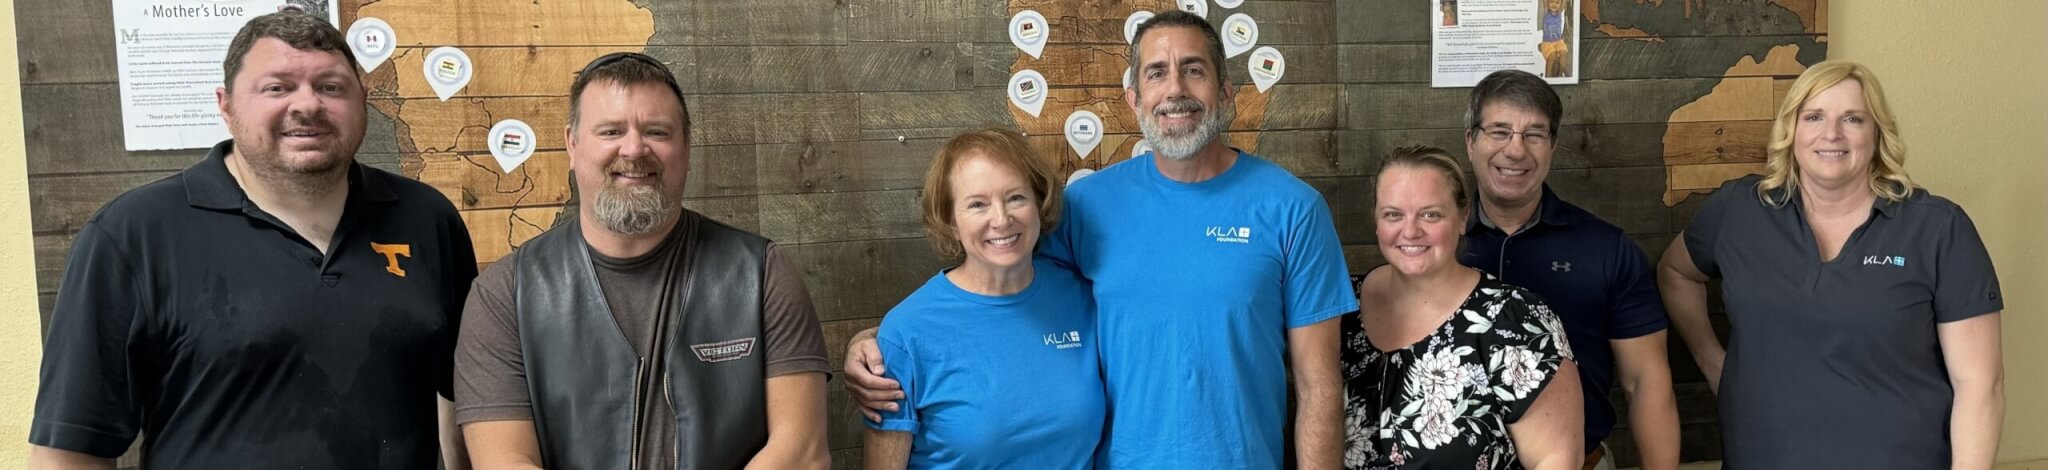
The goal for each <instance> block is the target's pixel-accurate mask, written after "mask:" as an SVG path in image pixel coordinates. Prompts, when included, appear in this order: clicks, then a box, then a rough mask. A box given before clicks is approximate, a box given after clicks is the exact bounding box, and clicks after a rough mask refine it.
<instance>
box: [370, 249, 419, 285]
mask: <svg viewBox="0 0 2048 470" xmlns="http://www.w3.org/2000/svg"><path fill="white" fill-rule="evenodd" d="M370 250H372V251H376V252H378V253H381V254H383V255H384V263H385V264H384V271H385V272H389V273H391V274H393V275H396V276H398V277H405V268H401V267H398V257H400V256H404V257H407V258H411V257H412V245H411V244H406V243H395V244H390V245H386V244H383V243H377V242H370Z"/></svg>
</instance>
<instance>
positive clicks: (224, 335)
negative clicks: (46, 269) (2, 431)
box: [29, 13, 476, 469]
mask: <svg viewBox="0 0 2048 470" xmlns="http://www.w3.org/2000/svg"><path fill="white" fill-rule="evenodd" d="M223 65H224V68H225V69H226V83H224V84H223V86H222V87H221V88H219V89H217V90H216V91H215V93H214V94H215V97H216V99H217V101H218V104H219V106H220V112H221V116H222V117H223V118H225V119H226V121H227V124H228V132H229V135H231V136H232V139H231V140H228V141H223V142H221V143H220V144H219V145H215V146H214V147H213V151H212V153H211V154H209V155H207V157H206V159H205V160H201V161H200V162H199V163H198V164H196V165H193V166H192V167H191V168H188V169H186V170H185V171H183V172H180V173H178V174H176V175H173V176H171V177H168V178H164V179H162V180H159V181H157V182H154V183H150V184H147V185H143V186H142V187H140V188H136V189H134V190H132V191H129V192H127V193H125V194H122V195H121V196H119V197H116V198H115V199H114V200H113V201H112V202H109V203H107V205H106V207H104V208H101V209H100V212H99V213H98V214H95V215H93V217H92V219H90V220H88V221H87V222H86V224H85V226H84V227H82V228H80V229H79V232H78V238H77V239H76V241H74V242H73V244H72V249H71V257H70V260H69V262H68V264H67V265H66V267H65V272H64V283H63V286H62V289H60V290H59V291H58V293H57V302H56V306H55V307H56V308H55V312H53V314H52V315H51V318H50V326H49V337H48V338H47V340H46V341H45V342H44V345H43V368H42V377H41V379H42V380H41V384H42V385H41V387H42V388H41V390H39V391H38V393H37V394H36V407H35V421H34V424H33V425H32V426H31V428H30V430H29V442H30V443H31V444H34V445H35V447H34V449H33V451H32V452H31V453H30V457H29V459H30V462H29V465H30V467H31V468H38V469H49V468H113V465H114V460H113V459H114V458H115V457H119V456H120V455H121V453H122V452H124V451H126V450H128V446H129V444H130V443H132V442H133V441H134V440H135V438H136V436H137V435H144V436H148V438H146V439H144V441H143V443H144V444H143V467H144V468H151V469H163V468H200V469H216V468H297V469H371V468H385V469H391V468H426V469H431V468H435V467H436V466H437V465H439V464H440V463H441V462H440V460H441V458H440V455H441V454H440V452H439V449H440V447H441V446H440V445H439V440H440V438H443V437H446V436H452V432H450V431H452V429H453V427H452V426H449V425H445V424H444V425H440V426H437V425H436V422H437V419H436V414H437V412H444V411H445V410H446V409H447V403H446V402H445V401H443V402H441V403H440V404H441V408H440V409H437V407H436V400H435V398H434V395H435V394H436V392H439V395H440V396H441V397H444V398H445V397H448V396H449V393H450V383H449V380H450V377H451V376H452V372H451V370H450V364H451V362H452V361H453V359H452V355H453V348H454V345H455V330H456V325H457V324H458V323H459V322H458V321H457V315H458V314H459V313H460V312H461V311H462V301H463V297H464V296H465V294H466V293H467V292H468V289H469V282H470V279H471V278H473V277H475V276H476V256H475V254H474V252H473V251H472V250H471V247H470V242H469V232H468V230H467V229H465V227H464V226H463V224H462V219H461V218H460V217H459V216H458V215H457V214H456V212H455V207H454V206H453V205H451V204H449V202H448V199H447V198H446V197H444V196H442V195H441V193H440V192H438V191H435V190H434V189H433V188H430V187H427V185H425V184H421V183H420V182H418V181H413V180H411V179H407V178H404V177H401V176H398V175H393V174H391V173H387V172H384V171H381V170H377V169H373V168H369V167H365V166H363V165H359V164H356V163H355V153H356V149H357V148H358V147H359V146H360V145H361V144H362V140H363V132H364V129H365V127H366V124H367V121H366V116H367V110H366V108H365V104H366V102H365V97H366V94H367V90H365V89H364V87H363V83H362V81H361V80H360V79H359V78H358V75H357V73H358V72H357V70H358V66H357V64H356V62H355V59H354V56H353V55H350V54H349V52H348V45H347V43H346V42H345V41H344V40H343V39H342V35H341V32H340V31H337V30H336V29H335V28H334V26H332V25H329V24H327V23H326V22H325V21H323V20H321V19H319V18H315V17H312V16H308V15H305V14H303V13H276V14H270V15H264V16H260V17H256V18H254V19H251V20H249V22H248V23H247V24H246V25H244V26H243V28H242V30H241V32H240V33H238V34H237V35H236V36H235V39H234V41H233V43H231V44H230V45H229V46H228V53H227V60H226V62H225V64H223ZM442 422H444V423H445V422H446V421H442ZM437 430H438V432H437ZM448 447H451V449H450V451H451V452H450V455H452V456H459V455H460V449H452V448H453V447H456V446H452V445H451V446H448ZM455 458H456V460H454V461H451V465H450V466H452V467H456V468H462V467H463V466H465V465H466V464H465V463H462V461H461V460H460V458H459V457H455Z"/></svg>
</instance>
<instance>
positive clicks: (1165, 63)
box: [1124, 26, 1235, 160]
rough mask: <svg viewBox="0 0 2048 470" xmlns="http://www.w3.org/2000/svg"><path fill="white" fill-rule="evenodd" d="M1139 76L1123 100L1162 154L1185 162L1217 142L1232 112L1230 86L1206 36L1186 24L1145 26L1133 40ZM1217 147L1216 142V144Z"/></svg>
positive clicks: (1148, 138) (1152, 143)
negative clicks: (1135, 42)
mask: <svg viewBox="0 0 2048 470" xmlns="http://www.w3.org/2000/svg"><path fill="white" fill-rule="evenodd" d="M1137 51H1138V60H1137V61H1136V62H1137V66H1138V69H1137V77H1136V79H1135V80H1134V81H1133V82H1132V83H1131V89H1130V90H1126V92H1125V97H1124V98H1125V100H1126V101H1128V102H1130V104H1131V109H1132V111H1134V112H1135V113H1136V114H1137V115H1138V128H1139V130H1141V131H1143V132H1144V133H1145V140H1146V142H1148V143H1150V144H1151V145H1152V149H1153V150H1154V151H1156V152H1158V153H1159V155H1160V156H1163V157H1166V158H1169V159H1174V160H1183V159H1187V158H1189V157H1192V156H1194V155H1195V154H1196V153H1197V152H1198V151H1200V150H1201V149H1202V148H1203V147H1206V146H1208V145H1211V144H1217V143H1218V139H1219V138H1220V137H1221V136H1222V135H1223V131H1224V129H1225V128H1226V127H1227V126H1229V125H1230V121H1231V119H1232V118H1233V117H1234V116H1235V113H1234V108H1233V106H1232V103H1231V102H1230V98H1231V93H1232V90H1231V88H1230V87H1229V84H1228V83H1224V82H1223V81H1221V80H1219V79H1218V78H1217V77H1219V76H1220V75H1218V73H1219V70H1218V69H1217V68H1218V67H1221V66H1222V64H1219V63H1217V62H1216V61H1215V60H1214V58H1212V57H1210V55H1209V53H1210V52H1211V47H1210V43H1209V39H1208V38H1207V37H1206V36H1205V35H1204V34H1203V32H1202V30H1200V29H1197V28H1194V27H1187V26H1162V27H1156V28H1151V29H1147V30H1145V32H1144V35H1143V36H1141V37H1139V38H1137ZM1219 145H1220V144H1219Z"/></svg>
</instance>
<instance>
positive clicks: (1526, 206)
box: [1479, 197, 1542, 233]
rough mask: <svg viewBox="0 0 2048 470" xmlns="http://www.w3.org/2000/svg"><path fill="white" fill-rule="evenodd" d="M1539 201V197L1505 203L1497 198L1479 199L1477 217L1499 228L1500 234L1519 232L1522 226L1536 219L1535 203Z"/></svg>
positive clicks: (1505, 201)
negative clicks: (1483, 218)
mask: <svg viewBox="0 0 2048 470" xmlns="http://www.w3.org/2000/svg"><path fill="white" fill-rule="evenodd" d="M1541 200H1542V198H1541V197H1534V198H1529V200H1527V201H1507V200H1502V199H1498V198H1490V197H1481V198H1479V216H1480V217H1485V218H1486V222H1488V223H1492V224H1493V226H1494V227H1498V228H1500V231H1501V232H1505V233H1515V232H1519V231H1521V230H1522V226H1524V225H1528V224H1529V221H1530V220H1533V219H1535V218H1536V206H1537V204H1536V203H1537V202H1538V201H1541Z"/></svg>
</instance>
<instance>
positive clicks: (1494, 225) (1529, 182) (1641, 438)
mask: <svg viewBox="0 0 2048 470" xmlns="http://www.w3.org/2000/svg"><path fill="white" fill-rule="evenodd" d="M1563 116H1564V104H1563V103H1562V102H1561V101H1560V100H1559V99H1558V97H1557V93H1556V92H1555V91H1552V90H1551V89H1550V85H1549V84H1548V83H1544V81H1543V79H1542V78H1538V77H1536V76H1535V75H1532V74H1530V73H1528V72H1522V71H1516V70H1503V71H1499V72H1494V73H1493V74H1491V75H1487V76H1486V78H1485V79H1484V80H1481V81H1480V82H1479V84H1478V85H1477V86H1475V87H1473V89H1472V99H1471V102H1470V104H1469V105H1468V107H1467V108H1466V109H1465V152H1466V154H1467V155H1468V156H1469V157H1470V158H1471V160H1472V173H1473V175H1474V176H1475V177H1476V179H1477V180H1478V185H1479V204H1474V205H1473V206H1472V210H1473V215H1472V217H1470V218H1469V219H1468V222H1467V224H1466V228H1465V246H1466V248H1465V253H1464V256H1461V257H1459V258H1460V259H1459V261H1460V262H1462V263H1464V264H1465V265H1466V266H1472V267H1475V268H1478V269H1480V270H1483V271H1486V272H1487V273H1489V274H1493V275H1494V276H1497V277H1499V278H1500V279H1501V280H1502V281H1504V282H1507V283H1509V284H1514V285H1518V286H1522V287H1526V288H1529V289H1530V290H1533V291H1536V293H1537V294H1539V295H1542V296H1543V299H1544V301H1545V302H1547V303H1549V304H1550V308H1551V310H1554V311H1556V312H1557V313H1558V316H1560V317H1562V318H1563V320H1564V327H1565V331H1566V335H1567V336H1568V337H1570V338H1571V340H1572V352H1573V353H1575V354H1576V356H1577V358H1578V362H1579V380H1580V381H1582V382H1584V384H1583V385H1584V386H1585V390H1586V393H1585V397H1586V408H1585V410H1586V411H1585V412H1586V447H1587V449H1586V450H1587V458H1586V463H1587V468H1609V469H1611V468H1613V466H1614V462H1613V456H1610V455H1606V452H1605V449H1604V448H1602V447H1601V444H1600V442H1601V440H1603V439H1605V438H1606V437H1607V434H1608V433H1609V432H1610V431H1612V430H1613V428H1614V422H1615V416H1614V407H1613V405H1612V404H1610V403H1608V401H1607V393H1606V391H1607V390H1608V389H1609V387H1611V386H1613V385H1614V384H1616V383H1619V384H1620V385H1621V388H1622V389H1623V390H1625V391H1626V392H1627V393H1628V399H1629V405H1630V406H1629V429H1631V430H1633V431H1634V433H1635V438H1636V446H1637V447H1638V448H1639V449H1640V450H1641V452H1642V457H1643V459H1642V460H1643V468H1645V469H1653V470H1656V469H1672V468H1677V466H1678V407H1677V403H1676V400H1675V399H1674V398H1673V397H1672V393H1671V366H1670V364H1669V362H1667V359H1666V357H1665V349H1664V348H1665V346H1664V341H1665V331H1664V330H1665V327H1666V326H1667V325H1668V324H1669V320H1668V319H1667V318H1666V317H1665V315H1664V304H1663V301H1662V300H1661V299H1660V298H1659V297H1658V295H1657V277H1656V273H1655V271H1654V270H1653V269H1652V268H1654V267H1655V266H1656V264H1655V263H1652V262H1650V260H1649V257H1648V256H1645V255H1644V254H1643V250H1642V248H1641V247H1638V246H1636V244H1635V242H1634V241H1633V240H1630V239H1629V238H1628V235H1627V234H1625V233H1623V232H1622V230H1621V228H1619V227H1615V226H1614V225H1613V224H1609V223H1607V221H1604V220H1600V218H1599V217H1596V216H1594V215H1593V214H1592V213H1590V212H1586V210H1585V209H1581V208H1579V207H1578V206H1575V205H1572V204H1571V203H1569V202H1565V201H1564V200H1563V199H1559V198H1558V197H1557V194H1555V193H1553V192H1551V191H1550V188H1549V186H1547V185H1545V184H1544V178H1545V177H1547V176H1549V174H1550V158H1551V156H1552V154H1554V153H1555V152H1556V151H1557V128H1558V124H1559V121H1560V120H1561V119H1562V118H1563Z"/></svg>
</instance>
